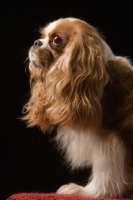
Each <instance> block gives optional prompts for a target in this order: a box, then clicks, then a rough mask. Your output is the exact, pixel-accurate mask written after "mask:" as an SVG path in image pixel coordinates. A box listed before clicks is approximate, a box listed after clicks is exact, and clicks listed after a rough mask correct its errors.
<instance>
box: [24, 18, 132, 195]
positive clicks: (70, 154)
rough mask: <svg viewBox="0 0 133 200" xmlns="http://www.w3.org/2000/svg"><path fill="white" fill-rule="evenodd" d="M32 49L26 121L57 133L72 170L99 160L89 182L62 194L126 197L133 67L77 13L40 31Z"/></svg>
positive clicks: (71, 186) (129, 183)
mask: <svg viewBox="0 0 133 200" xmlns="http://www.w3.org/2000/svg"><path fill="white" fill-rule="evenodd" d="M40 33H41V38H40V39H38V40H36V41H35V42H34V44H33V46H32V47H31V48H30V50H29V61H30V62H29V71H30V85H31V96H30V99H29V101H28V102H27V104H26V105H25V106H24V113H25V115H24V117H23V120H26V121H27V124H28V126H30V127H32V126H35V125H36V126H39V127H40V128H41V130H42V131H44V132H45V131H49V132H51V131H52V129H53V128H55V127H56V128H57V135H56V136H55V140H56V142H57V144H58V146H59V148H61V149H62V150H63V151H64V152H65V158H66V161H67V162H69V163H70V164H71V167H72V169H74V168H77V167H85V166H92V175H91V178H88V184H87V185H86V186H84V187H83V186H79V185H76V184H74V183H70V184H67V185H63V186H61V187H60V188H59V189H58V191H57V193H59V194H75V195H83V196H89V197H113V198H115V197H124V196H125V195H127V194H128V193H129V191H131V190H132V189H133V67H132V65H131V62H130V61H129V60H128V59H127V58H125V57H120V56H115V55H114V54H113V52H112V50H111V49H110V47H109V46H108V45H107V43H106V42H105V41H104V40H103V38H102V36H101V35H100V34H99V32H98V31H97V30H96V29H95V28H94V27H93V26H91V25H89V24H88V23H86V22H85V21H82V20H80V19H76V18H64V19H59V20H57V21H54V22H52V23H50V24H48V25H47V26H46V27H44V28H42V29H41V30H40Z"/></svg>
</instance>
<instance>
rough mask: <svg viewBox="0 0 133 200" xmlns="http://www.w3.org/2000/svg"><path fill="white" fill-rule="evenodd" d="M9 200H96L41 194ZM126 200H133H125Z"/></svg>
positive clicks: (25, 194)
mask: <svg viewBox="0 0 133 200" xmlns="http://www.w3.org/2000/svg"><path fill="white" fill-rule="evenodd" d="M96 199H97V200H98V199H99V200H116V199H109V198H96ZM7 200H94V198H89V197H82V196H75V195H60V194H51V193H50V194H39V193H20V194H14V195H12V196H10V197H9V198H8V199H7ZM124 200H133V198H130V199H124Z"/></svg>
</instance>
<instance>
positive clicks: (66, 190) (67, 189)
mask: <svg viewBox="0 0 133 200" xmlns="http://www.w3.org/2000/svg"><path fill="white" fill-rule="evenodd" d="M82 188H83V187H82V186H79V185H76V184H74V183H70V184H68V185H63V186H61V187H60V188H59V189H58V190H57V193H58V194H75V195H85V194H83V193H84V192H83V189H82Z"/></svg>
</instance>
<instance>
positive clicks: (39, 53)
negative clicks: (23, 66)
mask: <svg viewBox="0 0 133 200" xmlns="http://www.w3.org/2000/svg"><path fill="white" fill-rule="evenodd" d="M29 60H30V62H31V63H32V64H33V65H34V66H35V67H38V68H43V69H44V68H49V67H50V65H51V64H52V63H53V62H54V56H53V54H52V52H50V51H49V50H48V49H41V48H39V49H36V48H33V47H32V48H31V50H30V51H29Z"/></svg>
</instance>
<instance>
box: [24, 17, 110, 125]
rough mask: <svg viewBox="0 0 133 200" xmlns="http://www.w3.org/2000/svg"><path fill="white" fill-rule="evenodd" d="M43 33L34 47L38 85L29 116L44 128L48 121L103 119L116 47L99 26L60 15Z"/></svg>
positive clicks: (81, 122)
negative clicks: (104, 97)
mask: <svg viewBox="0 0 133 200" xmlns="http://www.w3.org/2000/svg"><path fill="white" fill-rule="evenodd" d="M40 32H41V38H40V39H38V40H36V41H35V42H34V44H33V46H32V47H31V49H30V51H29V60H30V64H29V69H30V74H31V80H32V81H33V82H34V84H33V87H32V93H31V98H30V100H29V102H28V103H27V104H26V106H25V108H26V113H27V115H26V116H25V119H26V120H28V122H29V124H30V125H39V126H41V128H42V129H47V126H46V125H44V124H52V125H53V126H54V125H57V124H61V125H65V126H84V127H86V126H88V124H92V123H93V122H94V118H95V123H97V124H99V123H100V118H101V117H100V116H101V107H100V99H101V97H102V94H103V89H104V86H105V85H106V83H107V81H108V75H107V73H106V63H107V61H108V60H109V59H111V58H112V57H113V53H112V52H111V50H110V48H109V47H108V46H107V44H106V43H105V42H104V41H103V39H102V38H101V36H100V35H99V33H98V32H97V30H96V29H95V28H94V27H92V26H91V25H89V24H87V23H86V22H84V21H82V20H79V19H75V18H65V19H59V20H57V21H54V22H52V23H50V24H48V25H47V26H46V27H45V28H42V29H41V31H40ZM39 116H41V119H40V117H39ZM46 119H47V120H46ZM35 121H36V122H35ZM40 124H41V125H40ZM42 124H43V125H42ZM48 127H49V125H48Z"/></svg>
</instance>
